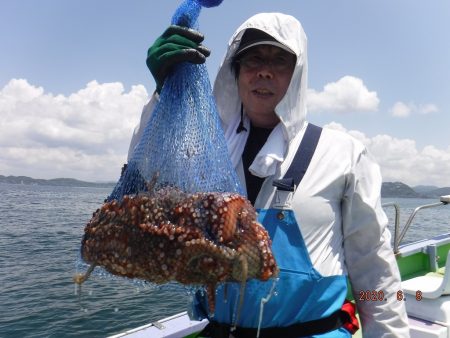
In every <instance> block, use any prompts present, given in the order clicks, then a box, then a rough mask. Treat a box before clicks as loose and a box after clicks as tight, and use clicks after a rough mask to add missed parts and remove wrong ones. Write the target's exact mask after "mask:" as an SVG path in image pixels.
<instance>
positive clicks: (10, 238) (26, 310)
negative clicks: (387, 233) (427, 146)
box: [0, 183, 450, 337]
mask: <svg viewBox="0 0 450 338" xmlns="http://www.w3.org/2000/svg"><path fill="white" fill-rule="evenodd" d="M110 192H111V189H105V188H74V187H51V186H31V185H13V184H1V183H0V196H1V197H0V337H106V336H108V335H112V334H115V333H120V332H123V331H125V330H127V329H131V328H134V327H137V326H140V325H144V324H147V323H149V322H152V321H156V320H159V319H161V318H164V317H166V316H169V315H172V314H175V313H178V312H181V311H184V310H185V309H186V304H187V300H188V295H187V292H186V291H183V290H182V289H181V288H173V287H172V288H171V287H163V288H156V287H154V286H151V285H149V284H145V283H142V282H136V281H130V280H128V279H125V278H117V277H112V276H110V275H107V274H100V273H97V274H95V276H93V277H91V278H90V279H89V280H88V281H87V282H86V283H85V284H83V286H82V289H81V293H79V294H77V293H76V292H75V290H76V289H75V285H74V283H73V282H72V277H73V275H74V274H75V273H76V271H77V267H78V268H79V267H80V260H79V248H80V242H81V237H82V234H83V229H84V226H85V225H86V223H87V221H88V220H89V219H90V217H91V215H92V212H94V211H95V210H96V209H97V208H98V207H99V206H100V205H101V204H102V202H103V200H104V199H105V198H106V197H107V196H108V194H109V193H110ZM392 201H395V202H397V203H398V204H399V205H400V207H401V215H402V217H401V219H402V221H401V223H400V224H401V225H403V224H404V223H405V221H406V219H407V218H408V216H409V214H410V212H411V211H412V210H414V208H416V207H417V206H419V205H422V204H429V203H433V202H435V201H434V200H429V199H395V200H394V199H383V203H388V202H392ZM386 213H387V214H388V216H389V219H390V221H391V222H392V223H393V208H387V209H386ZM390 228H391V231H392V233H393V227H390ZM442 232H450V206H444V207H439V208H433V209H426V210H423V211H422V212H420V213H419V215H418V217H417V218H416V219H415V221H414V222H413V223H412V225H411V228H410V230H409V232H408V233H407V236H406V237H405V240H404V242H403V243H406V242H408V241H413V240H419V239H424V238H427V237H430V236H433V235H438V234H439V233H442Z"/></svg>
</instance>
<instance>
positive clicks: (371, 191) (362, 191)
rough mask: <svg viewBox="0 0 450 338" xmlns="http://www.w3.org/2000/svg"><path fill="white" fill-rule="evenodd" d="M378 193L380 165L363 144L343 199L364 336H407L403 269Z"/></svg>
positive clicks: (348, 263) (352, 278)
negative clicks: (380, 296)
mask: <svg viewBox="0 0 450 338" xmlns="http://www.w3.org/2000/svg"><path fill="white" fill-rule="evenodd" d="M380 192H381V173H380V169H379V166H378V164H377V163H376V162H375V161H374V160H373V158H372V157H371V156H370V154H368V153H367V150H366V149H363V150H361V151H360V152H359V153H358V155H357V156H356V157H355V160H354V163H353V168H352V169H351V171H350V173H349V175H348V176H347V177H346V188H345V194H344V198H343V203H342V213H343V214H342V217H343V234H344V252H345V261H346V266H347V269H348V274H349V278H350V283H351V285H352V291H353V295H354V298H355V300H356V304H357V308H358V312H359V317H360V320H361V324H362V331H363V336H364V338H370V337H377V338H379V337H409V328H408V319H407V315H406V309H405V304H404V302H403V301H399V300H397V291H399V290H401V280H400V273H399V270H398V267H397V263H396V259H395V256H394V253H393V250H392V247H391V235H390V232H389V229H388V228H387V222H388V220H387V217H386V215H385V213H384V211H383V209H382V207H381V197H380ZM363 291H364V292H365V291H369V292H372V291H375V292H377V293H378V292H379V291H382V292H383V293H384V298H385V299H386V300H382V301H372V300H360V292H363ZM363 298H364V297H363Z"/></svg>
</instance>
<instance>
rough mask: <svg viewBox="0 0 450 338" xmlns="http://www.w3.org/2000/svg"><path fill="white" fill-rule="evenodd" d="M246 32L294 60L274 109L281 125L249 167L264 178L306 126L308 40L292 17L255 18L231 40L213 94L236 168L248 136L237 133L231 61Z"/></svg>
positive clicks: (237, 107) (237, 109) (237, 106)
mask: <svg viewBox="0 0 450 338" xmlns="http://www.w3.org/2000/svg"><path fill="white" fill-rule="evenodd" d="M247 28H256V29H260V30H263V31H265V32H266V33H268V34H269V35H271V36H273V37H274V38H275V39H276V40H277V41H279V42H281V43H283V44H284V45H286V46H287V47H289V49H290V50H292V51H293V52H294V53H295V55H296V57H297V62H296V65H295V70H294V73H293V75H292V79H291V83H290V85H289V88H288V90H287V93H286V95H285V96H284V98H283V99H282V100H281V101H280V103H279V104H278V105H277V107H276V108H275V112H276V113H277V115H278V117H279V118H280V120H281V123H280V124H279V125H278V126H277V127H276V128H275V130H274V131H273V132H272V133H271V135H270V136H269V139H268V142H267V143H266V145H265V146H264V147H263V149H262V150H261V151H260V152H259V154H258V156H257V158H256V159H255V161H254V165H252V166H251V167H250V170H251V171H252V172H253V174H255V175H257V176H260V177H266V176H269V175H273V174H274V172H275V168H276V165H277V162H282V161H283V159H284V154H285V153H286V150H287V147H288V144H289V143H290V141H291V140H292V139H293V138H294V137H295V136H296V135H298V132H299V131H300V130H301V129H302V128H304V126H305V116H306V99H305V98H306V88H307V77H308V62H307V60H308V57H307V39H306V34H305V32H304V30H303V27H302V26H301V24H300V22H299V21H298V20H297V19H295V18H294V17H293V16H290V15H286V14H281V13H261V14H257V15H255V16H253V17H251V18H250V19H249V20H247V21H246V22H244V23H243V24H242V25H241V26H240V27H239V28H238V29H237V30H236V32H235V33H234V34H233V36H232V37H231V39H230V41H229V43H228V50H227V53H226V56H225V59H224V62H223V63H222V65H221V67H220V70H219V73H218V75H217V78H216V81H215V84H214V90H213V92H214V94H215V97H216V102H217V106H218V109H219V113H220V117H221V119H222V122H223V124H224V129H225V136H226V139H227V142H228V150H229V152H230V155H231V160H232V162H233V164H234V166H235V167H236V166H237V164H238V162H239V161H240V158H241V155H242V152H243V150H244V147H245V142H246V140H247V136H248V133H236V129H237V127H238V125H239V122H240V107H241V100H240V99H239V95H238V88H237V84H236V80H235V76H234V73H233V72H232V70H231V59H232V57H233V55H234V54H235V52H236V49H237V48H238V47H239V44H240V42H241V37H242V35H243V34H244V32H245V30H246V29H247ZM249 124H250V122H249V120H248V118H245V120H244V125H245V126H246V127H247V129H248V127H249Z"/></svg>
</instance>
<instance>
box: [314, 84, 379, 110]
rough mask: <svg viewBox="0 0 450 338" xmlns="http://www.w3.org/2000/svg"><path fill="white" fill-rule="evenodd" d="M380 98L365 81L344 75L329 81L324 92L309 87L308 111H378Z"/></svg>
mask: <svg viewBox="0 0 450 338" xmlns="http://www.w3.org/2000/svg"><path fill="white" fill-rule="evenodd" d="M379 102H380V100H379V99H378V97H377V93H376V92H374V91H369V90H368V89H367V87H366V86H365V85H364V83H363V81H362V80H361V79H359V78H356V77H353V76H344V77H342V78H340V79H339V80H338V81H336V82H332V83H328V84H326V85H325V86H324V88H323V91H322V92H317V91H315V90H314V89H308V100H307V104H308V111H310V112H320V111H328V112H335V113H348V112H366V111H376V110H377V109H378V104H379Z"/></svg>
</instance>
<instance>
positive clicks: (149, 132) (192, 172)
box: [108, 0, 243, 200]
mask: <svg viewBox="0 0 450 338" xmlns="http://www.w3.org/2000/svg"><path fill="white" fill-rule="evenodd" d="M220 2H221V0H220V1H218V0H216V1H205V0H204V1H200V0H186V1H184V2H183V3H182V4H181V5H180V6H179V7H178V9H177V11H176V12H175V14H174V16H173V18H172V24H176V25H180V26H185V27H189V28H193V29H198V23H197V19H198V16H199V13H200V9H201V7H202V6H204V7H212V6H217V5H218V4H220ZM155 175H158V178H157V185H156V188H162V187H166V186H171V187H177V188H179V189H181V190H182V191H184V192H187V193H194V192H208V191H215V192H237V193H240V194H242V192H243V190H242V188H241V186H240V183H239V181H238V178H237V175H236V172H235V170H234V168H233V166H232V164H231V161H230V159H229V155H228V151H227V146H226V141H225V137H224V133H223V130H222V127H221V124H220V119H219V115H218V112H217V107H216V104H215V101H214V98H213V95H212V89H211V84H210V82H209V76H208V73H207V70H206V66H205V65H204V64H201V65H195V64H191V63H188V62H184V63H182V64H180V65H177V66H176V68H175V69H174V71H173V72H172V74H171V75H169V76H168V77H167V79H166V81H165V83H164V86H163V88H162V90H161V93H160V100H159V102H158V103H157V105H156V106H155V109H154V111H153V113H152V116H151V117H150V119H149V122H148V124H147V126H146V127H145V129H144V133H143V135H142V138H141V139H140V141H139V142H138V144H137V146H136V147H135V149H134V152H133V153H132V156H131V157H130V159H129V161H128V163H127V166H126V168H125V170H124V171H123V172H122V175H121V177H120V179H119V181H118V182H117V184H116V186H115V188H114V189H113V191H112V193H111V195H110V196H109V198H108V200H113V199H116V200H120V199H121V198H122V197H123V196H124V195H132V194H136V193H139V192H142V191H146V190H147V185H148V182H150V181H151V180H152V178H154V177H155Z"/></svg>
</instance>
